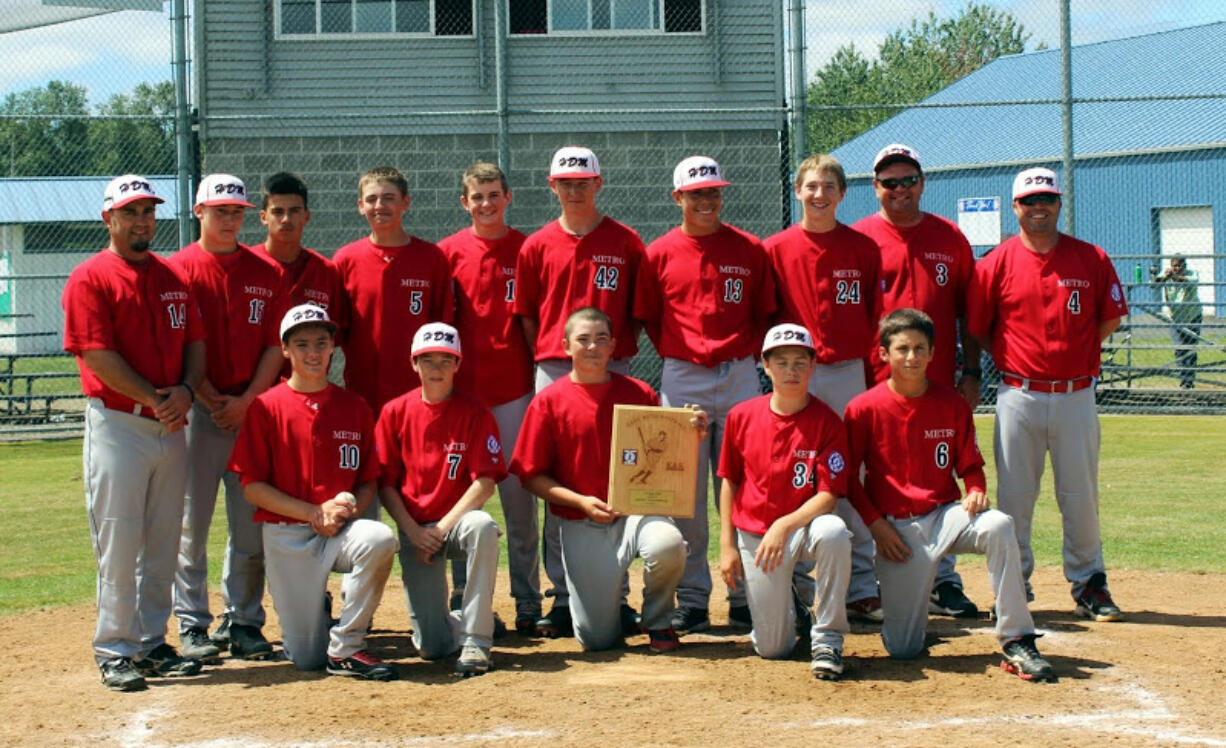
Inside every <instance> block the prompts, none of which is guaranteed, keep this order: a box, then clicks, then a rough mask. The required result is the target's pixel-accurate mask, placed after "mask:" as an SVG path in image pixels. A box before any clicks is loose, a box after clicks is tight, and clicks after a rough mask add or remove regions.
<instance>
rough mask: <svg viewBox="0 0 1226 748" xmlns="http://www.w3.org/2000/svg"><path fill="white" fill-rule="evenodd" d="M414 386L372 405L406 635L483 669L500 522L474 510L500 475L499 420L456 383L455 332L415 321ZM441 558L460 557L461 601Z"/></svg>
mask: <svg viewBox="0 0 1226 748" xmlns="http://www.w3.org/2000/svg"><path fill="white" fill-rule="evenodd" d="M410 354H411V356H412V361H413V370H414V371H415V372H417V375H418V376H419V377H421V386H420V387H418V388H416V389H413V390H410V391H409V392H406V393H405V394H403V395H401V396H400V397H397V398H396V399H394V400H392V401H391V402H389V403H388V404H387V405H384V406H383V410H382V412H381V413H380V414H379V425H378V428H377V444H378V450H379V466H380V474H379V497H380V499H382V501H383V506H384V508H386V509H387V511H388V513H389V514H391V516H392V519H394V520H395V521H396V526H397V527H398V528H399V529H400V567H401V573H402V575H403V576H402V578H403V579H404V592H405V596H406V597H407V598H408V602H409V609H410V610H411V611H412V613H411V615H412V620H413V645H414V646H416V647H417V651H418V652H419V653H420V654H421V656H422V657H424V658H426V659H428V660H433V659H438V658H442V657H448V656H450V655H452V654H454V653H455V652H457V651H459V653H460V657H459V659H458V660H457V661H456V666H455V667H456V672H458V673H460V674H461V675H464V676H469V675H480V674H481V673H484V672H486V671H487V670H489V669H490V665H491V660H490V645H491V644H493V637H494V608H493V605H494V581H495V577H496V575H497V574H498V534H499V530H498V525H497V524H495V523H494V519H493V517H491V516H490V515H488V514H486V513H485V512H484V511H482V510H481V507H482V506H483V505H484V504H485V501H486V499H488V498H489V497H490V496H492V495H493V493H494V486H495V485H496V484H497V483H498V481H500V480H502V479H503V478H505V477H506V476H507V469H506V465H505V463H504V461H503V457H502V445H501V444H500V443H499V441H498V424H497V423H495V421H494V416H493V415H492V414H491V413H490V410H489V408H487V407H485V405H483V404H482V403H481V401H479V400H477V399H476V398H475V397H472V396H470V395H468V394H466V393H463V392H457V391H456V390H455V388H454V381H455V375H456V371H457V370H458V369H459V367H460V334H459V332H457V331H456V329H455V328H454V327H452V326H451V325H448V324H444V323H442V322H431V323H429V324H425V325H422V326H421V328H419V329H418V331H417V332H416V333H414V334H413V347H412V349H411V351H410ZM444 558H463V559H465V560H466V567H465V568H466V570H467V579H468V582H467V584H466V585H465V586H464V597H463V602H462V604H461V607H460V610H458V611H454V612H453V611H451V610H450V609H449V607H448V605H447V574H446V571H447V564H446V563H445V562H444V561H443V559H444Z"/></svg>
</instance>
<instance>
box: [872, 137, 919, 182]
mask: <svg viewBox="0 0 1226 748" xmlns="http://www.w3.org/2000/svg"><path fill="white" fill-rule="evenodd" d="M900 161H902V162H906V163H910V164H915V168H917V169H919V170H920V171H921V172H922V171H923V170H924V167H922V166H920V158H919V154H918V153H916V152H915V149H914V148H912V147H911V146H909V145H903V144H902V143H890V144H889V145H887V146H886V147H885V148H882V149H881V150H879V151H877V157H876V158H874V159H873V173H874V174H876V173H877V172H879V171H881V170H882V169H884V168H885V167H887V166H889V165H890V164H896V163H898V162H900Z"/></svg>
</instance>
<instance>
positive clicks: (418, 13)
mask: <svg viewBox="0 0 1226 748" xmlns="http://www.w3.org/2000/svg"><path fill="white" fill-rule="evenodd" d="M277 9H278V13H279V18H278V25H277V28H278V29H279V31H280V35H281V36H331V35H333V34H423V35H426V34H430V35H434V36H471V35H472V33H473V0H278V3H277Z"/></svg>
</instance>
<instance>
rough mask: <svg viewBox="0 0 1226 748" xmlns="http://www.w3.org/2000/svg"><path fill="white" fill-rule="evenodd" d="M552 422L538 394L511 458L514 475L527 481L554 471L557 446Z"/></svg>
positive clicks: (516, 441)
mask: <svg viewBox="0 0 1226 748" xmlns="http://www.w3.org/2000/svg"><path fill="white" fill-rule="evenodd" d="M551 421H552V419H551V418H550V417H549V412H548V410H547V408H546V406H545V404H544V401H543V400H542V399H541V398H540V396H539V395H538V396H537V397H536V398H534V399H533V400H532V402H531V403H529V404H528V411H527V413H525V414H524V422H523V425H522V426H520V428H519V436H518V437H516V439H515V453H514V456H513V457H512V458H511V472H512V473H514V474H515V475H517V476H519V479H520V480H521V481H523V482H527V481H529V480H531V479H532V478H535V477H536V476H538V475H548V474H549V473H550V471H551V470H552V469H553V461H554V456H555V455H556V454H557V447H556V445H555V444H554V440H553V437H554V434H553V428H552V423H551Z"/></svg>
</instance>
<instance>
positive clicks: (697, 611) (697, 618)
mask: <svg viewBox="0 0 1226 748" xmlns="http://www.w3.org/2000/svg"><path fill="white" fill-rule="evenodd" d="M669 623H670V624H672V627H673V629H674V630H675V631H676V632H677V633H678V634H693V633H695V632H697V631H706V630H707V629H709V628H711V616H710V614H709V613H708V612H707V609H706V608H688V607H682V608H677V610H676V611H675V612H674V613H673V617H672V619H671V620H670V621H669Z"/></svg>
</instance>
